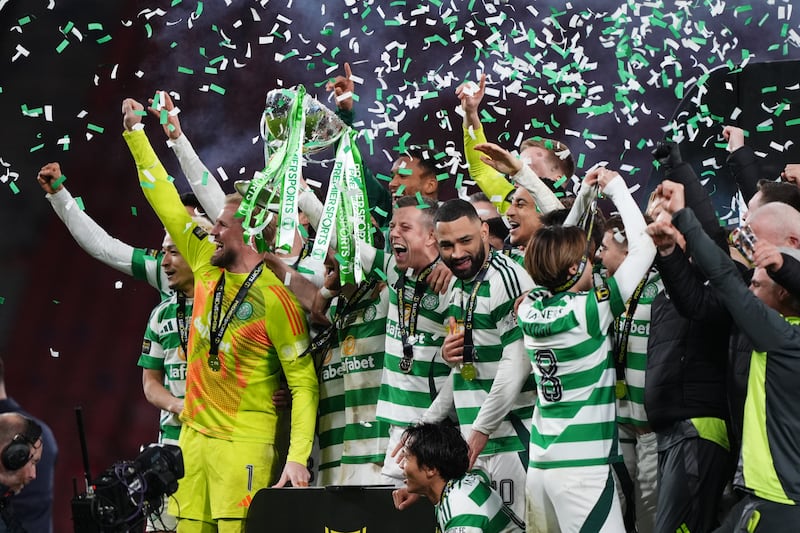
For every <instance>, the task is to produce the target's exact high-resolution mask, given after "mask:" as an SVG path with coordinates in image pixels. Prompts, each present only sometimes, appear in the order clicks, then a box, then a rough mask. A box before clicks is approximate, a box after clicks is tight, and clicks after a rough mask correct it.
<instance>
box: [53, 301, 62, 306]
mask: <svg viewBox="0 0 800 533" xmlns="http://www.w3.org/2000/svg"><path fill="white" fill-rule="evenodd" d="M53 303H54V304H56V305H58V304H60V303H61V302H59V301H58V300H53Z"/></svg>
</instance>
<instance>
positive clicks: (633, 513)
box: [38, 67, 800, 533]
mask: <svg viewBox="0 0 800 533" xmlns="http://www.w3.org/2000/svg"><path fill="white" fill-rule="evenodd" d="M350 78H351V76H350V71H349V67H347V68H346V72H345V75H344V76H339V77H338V78H336V80H333V81H332V82H331V83H330V84H329V85H328V90H330V91H333V92H334V93H335V95H336V102H337V106H338V108H339V109H338V110H337V114H338V115H339V117H340V118H341V119H342V120H343V121H344V123H346V124H352V122H353V110H352V105H353V100H352V98H351V96H352V91H353V84H352V81H351V79H350ZM485 83H486V80H485V77H482V78H481V80H480V83H478V84H475V83H466V84H463V85H461V86H460V87H459V88H458V89H457V91H456V96H457V97H458V99H459V100H460V102H461V109H462V111H463V132H464V156H465V159H466V161H467V162H468V168H469V173H470V178H471V180H473V181H474V183H475V184H477V187H478V188H479V189H480V190H479V191H474V192H478V193H482V194H481V195H479V196H475V195H473V196H472V197H469V198H467V196H466V195H464V197H463V198H456V199H451V200H447V201H444V202H440V201H439V198H438V186H439V179H438V177H437V175H438V174H440V173H441V172H442V170H441V169H440V168H439V165H438V163H437V161H436V159H435V158H434V157H433V154H434V151H433V150H432V149H430V148H429V147H424V148H419V149H416V148H415V149H409V150H408V151H406V152H404V153H402V154H401V155H400V157H398V159H397V160H396V161H394V164H393V166H392V169H391V181H389V183H388V187H385V186H384V185H383V184H382V183H380V182H379V181H378V180H376V178H375V177H374V176H373V174H372V173H371V172H369V169H366V168H362V169H361V172H360V175H361V176H362V179H363V189H364V191H365V196H366V197H367V199H368V203H369V207H370V214H371V221H372V224H373V225H374V228H373V231H372V236H371V239H370V240H371V242H361V243H358V246H356V247H355V249H356V250H357V255H356V257H355V260H356V261H357V263H358V270H359V272H361V273H362V274H363V275H362V276H360V279H359V278H358V277H357V278H356V281H355V282H351V281H345V282H343V280H345V278H344V277H343V276H341V275H340V270H341V269H346V268H349V266H348V263H347V261H345V260H344V259H343V257H342V256H341V255H340V253H339V252H340V249H339V248H337V243H336V235H334V238H333V239H332V242H331V246H330V247H329V248H328V249H327V250H326V254H327V255H326V257H325V258H324V262H323V261H319V262H315V254H314V253H312V252H311V251H312V250H313V249H314V241H313V235H314V233H315V230H316V229H318V228H319V227H320V221H321V220H322V217H323V216H324V215H323V202H322V201H321V200H320V197H324V196H325V191H324V190H321V191H314V190H312V189H311V188H310V187H309V186H308V184H307V183H306V182H305V181H303V180H302V179H301V180H300V187H299V189H298V195H297V205H298V206H299V209H300V212H301V214H300V216H299V218H298V221H299V224H298V226H297V228H296V229H294V237H293V239H290V240H289V241H290V248H291V249H290V250H289V249H288V248H287V249H283V250H276V249H275V248H274V247H273V246H271V245H274V243H275V242H276V239H277V238H278V237H277V234H278V233H280V231H281V230H282V228H281V227H276V221H277V219H278V216H277V213H276V212H277V211H278V210H280V198H279V194H276V193H280V191H268V190H266V189H265V190H263V191H261V192H260V193H259V194H258V195H257V197H256V198H255V199H254V202H255V205H256V211H258V212H260V213H262V214H264V215H266V216H265V217H264V218H263V220H265V222H264V224H263V225H262V227H261V228H260V230H261V231H260V233H259V235H258V238H259V239H263V240H264V241H265V242H266V243H267V245H268V246H267V251H266V252H264V251H263V250H260V249H259V247H258V246H256V245H255V238H254V236H253V235H252V234H249V233H247V231H246V229H245V228H243V225H242V217H241V207H242V204H243V195H244V197H245V198H247V197H248V196H249V193H250V191H249V190H248V185H249V184H248V183H240V184H237V190H239V189H241V190H240V192H237V193H233V194H228V195H226V194H225V193H224V192H223V190H222V188H221V187H220V185H219V184H218V183H217V182H216V181H215V179H214V176H213V174H212V173H211V172H210V171H209V170H208V168H207V167H206V166H205V165H204V164H203V163H202V161H201V160H200V157H199V156H198V154H197V153H196V152H195V150H194V148H193V147H192V145H191V144H190V142H189V140H188V138H187V137H186V134H185V132H184V131H183V130H182V129H181V125H180V120H179V118H178V113H177V108H175V106H174V104H173V102H172V100H171V98H170V97H169V95H168V94H167V93H166V92H163V91H159V92H157V93H155V96H154V98H153V99H152V100H150V101H149V102H147V103H146V104H145V103H140V102H138V101H136V100H133V99H126V100H125V101H124V102H123V104H122V113H123V127H124V132H123V138H124V141H125V142H126V143H127V145H128V147H129V149H130V153H131V155H132V157H133V161H134V164H135V168H136V173H137V177H138V180H139V183H140V184H141V188H142V192H143V193H144V195H145V197H146V198H147V200H148V201H149V203H150V205H151V206H152V208H153V210H154V212H155V213H156V215H157V216H158V217H159V219H160V220H161V222H162V224H163V226H164V228H165V229H166V234H165V236H164V240H163V245H162V247H161V249H160V250H159V251H152V250H148V249H143V248H135V247H132V246H129V245H127V244H124V243H122V242H120V241H118V240H116V239H114V238H113V237H111V236H110V235H108V234H107V233H106V232H105V231H104V230H103V229H102V228H100V227H99V226H98V225H97V224H96V223H95V222H94V221H93V220H92V219H91V218H90V216H89V214H87V213H86V212H84V211H82V210H81V209H79V208H78V207H77V205H76V204H75V200H74V199H73V198H72V196H70V193H69V191H67V189H66V188H65V187H64V185H63V180H62V179H60V178H61V175H62V174H61V169H60V167H59V165H58V164H57V163H51V164H48V165H46V166H44V167H43V168H42V170H41V172H40V173H39V175H38V181H39V183H40V185H41V186H42V189H43V190H44V191H45V192H46V193H47V198H48V200H49V201H50V203H51V204H52V206H53V208H54V210H55V211H56V213H57V214H58V216H59V217H60V218H61V220H62V221H63V222H64V223H65V224H66V226H67V227H68V229H69V231H70V232H71V233H72V235H73V236H74V237H75V239H76V241H77V242H78V243H79V245H80V246H81V247H82V248H83V249H84V250H86V251H87V252H88V253H90V254H91V255H93V256H94V257H96V258H97V259H99V260H100V261H102V262H104V263H106V264H107V265H109V266H112V267H113V268H116V269H118V270H120V271H122V272H125V273H127V274H129V275H132V276H134V277H136V278H138V279H142V280H146V281H147V282H148V283H150V284H151V285H152V286H153V287H155V288H156V289H157V290H159V291H160V292H161V295H162V301H161V303H159V304H158V305H157V306H156V308H155V309H154V310H153V312H152V314H151V316H150V318H149V320H145V317H142V319H143V320H142V322H143V324H146V328H145V333H144V337H143V342H142V350H141V357H140V358H139V363H138V364H139V366H140V367H141V368H142V384H143V390H144V394H145V396H146V398H147V400H148V401H149V402H150V403H152V404H153V405H155V406H156V407H158V408H159V409H160V410H161V413H162V415H161V441H162V442H165V443H172V444H178V445H179V446H180V448H181V450H182V453H183V458H184V465H185V475H184V477H183V478H182V479H181V480H180V481H179V486H178V491H177V492H176V493H175V494H174V495H173V496H171V497H169V498H168V500H169V503H168V505H165V506H164V509H163V510H162V511H161V512H159V513H154V514H153V515H151V516H150V517H149V520H148V530H149V531H173V530H175V529H176V528H177V531H180V532H206V531H243V530H244V523H245V520H246V516H247V510H248V505H249V503H250V501H251V500H252V497H253V495H254V494H255V492H257V491H258V490H259V489H261V488H263V487H267V486H273V485H274V486H278V487H282V486H288V485H291V486H294V487H303V486H308V485H386V484H389V485H392V486H394V487H396V490H395V491H394V501H395V505H396V506H397V507H398V508H399V509H405V508H407V507H408V506H410V505H414V502H415V501H416V499H418V498H419V496H425V497H427V498H428V499H430V500H431V501H432V502H433V503H434V505H435V508H436V518H437V521H438V524H439V528H440V530H441V531H442V532H448V531H452V532H456V531H458V532H464V533H470V532H478V531H483V532H513V531H529V532H557V531H564V532H578V531H585V532H599V531H609V532H634V531H638V532H641V533H644V532H659V533H673V532H685V533H689V532H691V533H698V532H701V533H702V532H710V531H715V530H716V531H726V532H727V531H791V530H793V529H792V528H793V527H796V525H795V524H796V523H797V522H795V521H793V520H792V518H794V517H800V510H798V509H800V508H798V506H797V503H798V502H800V475H798V473H797V472H798V470H797V466H796V465H798V464H800V451H799V450H800V446H799V445H798V440H797V439H798V437H797V435H800V419H798V418H797V417H796V416H795V412H796V409H797V408H798V407H799V406H800V396H798V392H797V391H798V390H799V389H798V387H797V386H796V385H795V382H794V379H795V378H794V370H798V372H800V368H798V365H800V357H798V356H800V329H799V328H798V325H800V319H798V318H797V317H800V299H799V298H800V276H798V268H800V263H798V260H800V252H798V248H800V188H798V186H797V184H798V183H799V181H798V175H800V169H798V167H797V166H796V165H787V167H786V170H785V172H784V175H783V180H782V181H778V182H771V181H763V180H760V178H761V176H760V175H759V169H758V164H757V158H756V155H755V154H754V152H753V150H752V149H751V148H750V147H748V146H747V145H746V144H745V143H744V138H745V134H744V132H743V131H742V130H741V129H739V128H736V127H733V126H726V127H724V128H721V129H720V136H721V137H724V139H725V140H726V141H727V143H728V149H729V151H730V155H729V156H728V163H729V167H730V174H731V179H732V180H735V181H736V183H737V185H738V187H739V190H740V191H741V194H742V196H743V197H744V198H745V200H746V201H747V202H748V209H747V212H746V216H744V217H743V218H742V225H741V227H740V228H739V229H737V230H736V231H735V232H733V233H732V234H731V235H730V236H729V235H726V231H725V228H723V227H721V226H720V224H719V222H718V220H717V216H716V214H715V212H714V208H713V205H712V202H711V200H710V198H709V197H708V195H707V194H706V192H705V189H704V188H703V186H702V185H701V184H700V182H699V181H698V179H697V177H696V176H695V175H694V172H693V170H692V167H691V166H690V165H688V164H687V163H685V162H683V161H681V156H680V151H679V148H678V146H677V145H675V144H673V143H670V142H664V143H659V145H658V146H657V147H655V150H654V152H653V155H654V158H655V159H656V161H657V164H658V165H660V166H662V167H663V168H664V169H665V175H666V178H665V180H664V181H663V182H662V183H661V184H660V185H658V187H657V188H656V190H655V192H654V193H653V195H652V196H651V198H650V201H649V203H648V205H647V208H646V211H645V212H644V213H643V212H642V210H640V208H639V206H638V205H637V204H636V202H635V201H634V199H633V198H632V196H631V194H630V192H629V189H628V186H627V185H626V183H625V180H624V178H623V177H622V176H621V175H620V174H619V173H618V172H616V171H615V170H613V169H610V168H606V167H604V166H597V167H595V168H592V169H590V170H589V171H588V172H587V173H586V175H585V176H582V177H577V176H575V175H574V174H575V171H576V165H575V161H574V160H573V157H572V155H571V153H570V151H569V148H568V147H567V146H566V145H565V144H564V143H562V142H560V141H558V140H554V139H542V138H534V139H530V140H526V141H524V142H523V143H522V144H521V145H520V146H519V155H518V156H517V155H515V154H514V153H512V152H511V151H509V150H507V149H505V148H503V147H501V146H499V145H497V144H494V143H488V142H486V138H487V135H486V133H485V132H484V129H483V126H482V124H481V123H480V118H479V117H480V113H479V107H480V103H481V100H482V97H483V95H484V90H485ZM148 113H149V114H152V115H154V116H155V117H158V119H159V122H160V125H161V126H162V129H163V132H164V134H165V135H166V137H167V140H168V145H169V146H170V148H171V149H172V150H173V151H174V152H175V155H176V157H177V160H178V162H179V163H180V166H181V169H182V171H183V173H184V175H185V177H186V180H187V182H188V185H189V186H190V187H191V189H192V193H193V194H190V195H183V196H181V195H179V193H178V190H177V189H176V186H175V185H174V184H173V182H172V180H171V179H170V178H169V176H168V175H167V172H166V170H165V169H164V167H163V165H162V164H161V162H160V161H159V159H158V157H157V155H156V153H155V151H154V150H153V148H152V146H151V141H150V139H149V138H148V135H150V136H154V135H156V132H155V131H154V129H155V128H153V129H151V126H147V127H145V122H146V121H147V120H146V117H147V115H148ZM149 120H153V119H152V118H151V119H149ZM342 142H343V141H342ZM315 181H324V180H320V179H319V178H315ZM240 193H241V194H240ZM318 194H319V195H320V196H318ZM276 197H277V198H278V199H277V200H276ZM339 235H340V236H341V235H342V234H341V233H340V234H339ZM279 252H280V253H279ZM323 265H324V266H323ZM717 528H718V529H717ZM787 528H788V529H787Z"/></svg>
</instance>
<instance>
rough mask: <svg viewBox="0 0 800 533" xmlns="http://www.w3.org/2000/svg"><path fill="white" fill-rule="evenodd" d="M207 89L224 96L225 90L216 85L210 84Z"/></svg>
mask: <svg viewBox="0 0 800 533" xmlns="http://www.w3.org/2000/svg"><path fill="white" fill-rule="evenodd" d="M208 88H209V89H211V90H212V91H214V92H215V93H219V94H223V95H224V94H225V89H224V88H222V87H220V86H219V85H217V84H216V83H212V84H211V85H209V87H208Z"/></svg>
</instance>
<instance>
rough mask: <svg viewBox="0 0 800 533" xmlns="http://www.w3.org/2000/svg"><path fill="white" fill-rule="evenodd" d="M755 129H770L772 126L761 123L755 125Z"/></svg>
mask: <svg viewBox="0 0 800 533" xmlns="http://www.w3.org/2000/svg"><path fill="white" fill-rule="evenodd" d="M756 131H772V126H771V125H770V124H763V125H759V126H756Z"/></svg>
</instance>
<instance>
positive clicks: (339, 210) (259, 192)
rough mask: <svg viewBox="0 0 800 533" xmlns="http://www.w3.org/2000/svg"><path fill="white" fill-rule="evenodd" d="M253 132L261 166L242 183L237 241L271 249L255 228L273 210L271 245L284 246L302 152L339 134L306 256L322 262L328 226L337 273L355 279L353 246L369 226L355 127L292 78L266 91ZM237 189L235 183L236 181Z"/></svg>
mask: <svg viewBox="0 0 800 533" xmlns="http://www.w3.org/2000/svg"><path fill="white" fill-rule="evenodd" d="M261 136H262V138H263V139H264V153H265V158H266V167H265V168H264V170H262V171H261V172H256V174H255V176H254V177H253V179H252V180H250V182H249V183H247V184H246V187H247V189H246V191H245V192H244V194H243V200H242V203H241V206H240V207H239V210H238V211H237V213H236V214H237V216H239V217H242V218H243V221H242V226H243V228H244V232H245V242H249V243H255V245H256V248H257V249H258V251H259V252H262V253H263V252H264V251H267V250H270V249H272V248H273V246H272V243H268V242H266V240H265V239H264V236H263V230H264V229H265V228H266V227H267V226H268V225H269V224H270V222H271V221H272V218H273V217H274V213H275V212H277V235H276V239H275V241H276V242H275V244H274V249H275V250H276V251H277V252H278V253H290V252H291V250H292V244H293V243H294V235H295V231H297V225H298V216H297V208H298V197H299V190H300V180H301V178H302V163H303V157H304V156H305V157H307V156H308V154H310V153H313V152H316V151H319V150H322V149H324V148H326V147H327V146H330V145H331V144H333V143H334V142H336V141H337V140H339V146H338V148H337V150H336V159H335V161H334V165H333V170H332V171H331V175H330V179H329V185H328V194H327V197H326V200H325V205H324V208H323V212H322V216H321V219H320V222H319V224H318V227H317V236H316V239H315V242H314V247H313V249H312V251H311V259H312V260H313V261H314V262H315V263H317V264H318V265H319V268H320V269H321V268H322V263H323V261H324V259H325V254H326V252H327V250H328V247H329V246H331V245H332V243H333V235H334V232H335V235H336V241H337V242H336V244H337V252H338V253H337V258H338V259H339V261H340V278H341V281H342V283H348V282H352V283H359V282H360V281H361V280H362V279H363V269H362V266H361V262H360V260H359V255H358V253H359V248H360V246H362V243H364V242H366V243H368V244H370V245H371V244H372V232H371V231H370V228H371V226H370V217H369V204H368V201H367V191H366V185H365V184H364V180H363V176H362V172H361V154H360V152H359V151H358V146H357V145H356V137H357V133H356V132H355V131H354V130H353V129H352V128H350V127H348V126H346V125H345V124H344V123H343V122H342V121H341V120H340V119H339V117H337V116H336V115H335V114H334V113H333V112H331V111H330V110H329V109H327V108H326V107H325V106H323V105H322V104H320V103H319V102H318V101H317V100H315V99H314V98H312V97H310V96H308V95H307V94H306V91H305V88H304V87H303V86H302V85H299V86H298V87H297V88H296V89H276V90H273V91H270V92H269V93H268V94H267V100H266V109H265V111H264V114H263V115H262V119H261ZM245 183H246V182H245ZM237 190H241V189H240V187H239V186H238V183H237ZM278 197H279V200H280V203H279V204H278V203H277V201H278Z"/></svg>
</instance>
